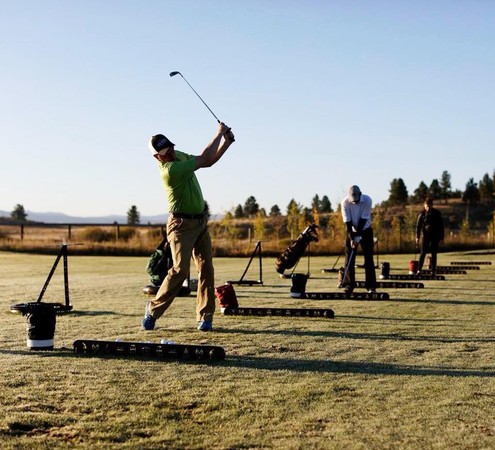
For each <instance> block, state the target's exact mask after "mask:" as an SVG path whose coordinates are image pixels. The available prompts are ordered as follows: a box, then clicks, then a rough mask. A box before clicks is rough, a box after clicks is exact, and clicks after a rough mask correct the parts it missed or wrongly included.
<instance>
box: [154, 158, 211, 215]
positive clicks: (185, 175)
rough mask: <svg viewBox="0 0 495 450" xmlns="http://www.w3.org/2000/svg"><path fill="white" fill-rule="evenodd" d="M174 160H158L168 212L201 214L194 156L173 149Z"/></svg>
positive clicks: (200, 195) (199, 191)
mask: <svg viewBox="0 0 495 450" xmlns="http://www.w3.org/2000/svg"><path fill="white" fill-rule="evenodd" d="M175 156H176V160H175V161H171V162H166V163H161V162H159V166H160V176H161V178H162V182H163V187H164V188H165V192H166V194H167V200H168V211H169V212H170V213H187V214H201V213H202V212H203V211H204V209H205V201H204V199H203V193H202V192H201V187H200V185H199V182H198V179H197V178H196V174H195V173H194V168H195V156H193V155H188V154H187V153H183V152H180V151H178V150H176V151H175Z"/></svg>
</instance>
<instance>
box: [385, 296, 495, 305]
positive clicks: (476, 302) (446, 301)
mask: <svg viewBox="0 0 495 450" xmlns="http://www.w3.org/2000/svg"><path fill="white" fill-rule="evenodd" d="M393 301H394V302H397V303H429V304H439V305H446V304H447V305H473V306H474V305H482V306H495V301H490V300H451V299H431V298H397V299H396V298H394V299H393Z"/></svg>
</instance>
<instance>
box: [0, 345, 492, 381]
mask: <svg viewBox="0 0 495 450" xmlns="http://www.w3.org/2000/svg"><path fill="white" fill-rule="evenodd" d="M0 354H10V355H37V356H43V357H77V358H88V359H91V358H97V359H133V360H142V361H150V360H153V361H156V362H159V363H164V362H179V361H180V362H182V363H184V364H198V365H205V364H206V365H215V366H219V367H231V368H242V369H255V370H270V371H279V370H283V371H292V372H301V373H302V372H314V373H341V374H361V375H407V376H442V377H445V376H447V377H481V378H494V377H495V371H494V370H493V369H492V368H490V369H487V370H473V369H458V368H454V367H442V366H432V367H428V366H412V365H405V364H386V363H374V362H368V361H356V362H349V361H332V360H327V359H310V360H304V359H294V358H273V357H263V356H237V355H236V356H229V355H228V354H227V357H226V359H225V360H222V361H205V360H201V361H200V360H189V359H183V360H180V359H179V360H177V359H160V358H147V357H143V356H132V357H122V356H119V355H99V354H98V355H96V354H88V355H76V354H75V353H74V352H73V351H72V350H71V349H68V348H60V349H55V350H52V351H43V352H39V351H37V352H32V351H29V350H0Z"/></svg>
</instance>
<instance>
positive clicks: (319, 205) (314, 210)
mask: <svg viewBox="0 0 495 450" xmlns="http://www.w3.org/2000/svg"><path fill="white" fill-rule="evenodd" d="M389 193H390V195H389V198H388V199H387V200H385V201H384V202H382V204H381V206H402V205H407V204H419V203H422V202H423V201H424V199H425V198H426V197H432V198H433V199H439V200H443V201H444V202H448V200H449V199H451V198H462V200H463V201H464V202H466V204H467V205H473V204H476V203H477V202H483V203H489V202H491V201H493V199H494V194H495V171H494V173H493V175H492V176H491V177H490V176H489V175H488V173H485V175H484V176H483V178H482V179H481V180H480V181H479V182H478V183H476V182H475V181H474V179H473V178H470V179H469V180H468V182H467V183H466V187H465V189H464V191H460V190H452V186H451V176H450V173H449V172H448V171H446V170H444V171H443V172H442V175H441V177H440V180H438V179H436V178H435V179H433V180H432V181H431V183H430V184H429V185H427V184H426V183H425V182H423V181H421V182H420V183H419V186H418V187H417V188H416V189H415V190H414V192H413V194H412V195H409V192H408V189H407V187H406V184H405V183H404V180H403V179H402V178H394V179H393V180H392V182H391V183H390V190H389ZM339 206H340V205H339ZM207 211H208V205H207ZM331 212H333V209H332V204H331V202H330V200H329V198H328V196H327V195H323V196H322V197H321V198H320V197H319V195H318V194H316V195H315V196H314V197H313V199H312V201H311V206H310V207H304V206H303V205H301V204H299V203H297V202H296V201H295V200H294V199H291V201H290V202H289V204H288V205H287V208H286V215H288V216H290V215H294V214H295V213H297V214H301V213H302V214H303V215H307V216H308V215H313V216H314V215H315V214H316V215H320V214H325V213H331ZM228 215H229V216H230V217H232V218H236V219H241V218H255V217H268V216H269V217H278V216H282V215H284V214H283V213H282V210H281V209H280V207H279V206H278V205H273V206H272V207H271V208H270V211H269V212H268V213H267V212H266V210H265V209H264V208H262V207H260V205H259V204H258V202H257V201H256V198H255V197H253V196H250V197H248V198H247V200H246V201H245V202H244V205H241V204H239V205H237V206H236V207H235V208H234V210H233V211H231V212H229V213H228ZM27 216H28V215H27V213H26V211H25V209H24V206H23V205H20V204H17V205H16V206H15V207H14V210H13V211H12V212H11V214H10V217H11V218H12V219H13V220H16V221H20V222H23V221H26V220H27ZM139 223H140V213H139V211H138V208H137V206H136V205H132V206H131V207H130V208H129V210H128V211H127V224H128V225H138V224H139Z"/></svg>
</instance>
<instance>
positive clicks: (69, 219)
mask: <svg viewBox="0 0 495 450" xmlns="http://www.w3.org/2000/svg"><path fill="white" fill-rule="evenodd" d="M26 214H27V220H32V221H34V222H44V223H101V224H105V223H119V224H123V225H125V224H126V223H127V216H124V215H110V216H92V217H76V216H69V215H67V214H63V213H57V212H34V211H26ZM0 217H8V218H10V212H7V211H0ZM167 218H168V214H161V215H156V216H141V221H140V222H141V224H143V225H146V224H148V223H150V224H163V223H166V222H167Z"/></svg>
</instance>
